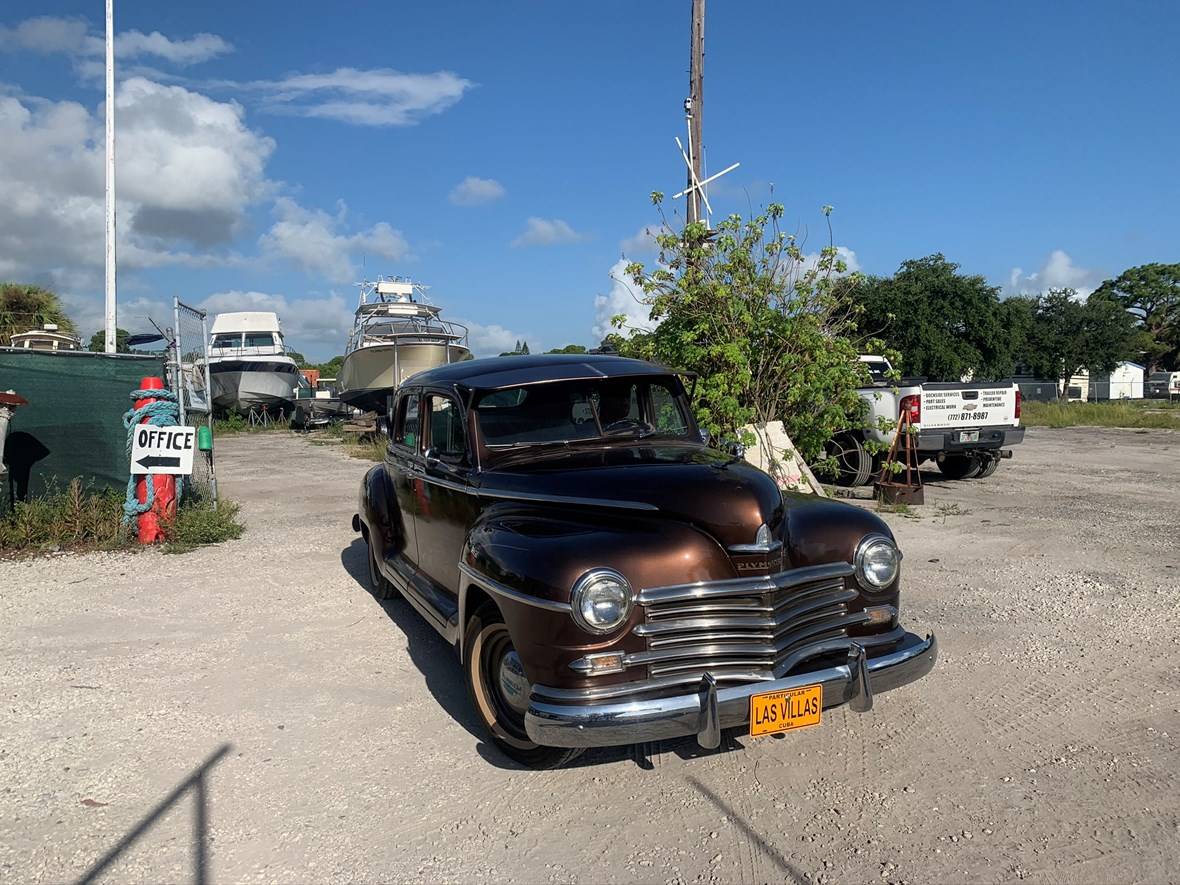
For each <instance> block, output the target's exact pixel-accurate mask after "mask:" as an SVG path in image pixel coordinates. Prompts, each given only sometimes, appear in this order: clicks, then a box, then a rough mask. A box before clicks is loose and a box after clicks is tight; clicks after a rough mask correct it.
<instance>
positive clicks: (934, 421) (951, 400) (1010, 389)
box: [921, 384, 1020, 430]
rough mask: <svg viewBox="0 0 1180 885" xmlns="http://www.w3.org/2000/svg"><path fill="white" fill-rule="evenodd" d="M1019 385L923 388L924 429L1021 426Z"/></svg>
mask: <svg viewBox="0 0 1180 885" xmlns="http://www.w3.org/2000/svg"><path fill="white" fill-rule="evenodd" d="M1019 423H1020V421H1019V420H1018V419H1017V417H1016V385H1015V384H1007V385H1002V384H1001V385H994V386H992V385H986V384H981V385H948V386H946V387H941V386H937V385H930V386H926V387H923V388H922V421H921V426H922V429H923V430H926V429H931V430H943V429H946V428H957V427H997V426H1002V425H1013V426H1015V425H1017V424H1019Z"/></svg>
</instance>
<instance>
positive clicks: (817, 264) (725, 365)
mask: <svg viewBox="0 0 1180 885" xmlns="http://www.w3.org/2000/svg"><path fill="white" fill-rule="evenodd" d="M662 199H663V197H662V195H661V194H659V193H655V194H652V201H653V202H654V203H655V204H656V205H657V206H659V205H660V203H661V202H662ZM830 211H831V209H830V207H825V208H824V214H825V215H828V213H830ZM782 215H783V207H782V206H781V205H779V204H772V205H770V206H768V207H767V208H766V210H765V211H764V212H762V213H761V214H759V215H756V216H754V217H751V218H748V219H743V218H742V217H741V216H738V215H731V216H729V217H728V218H726V219H725V220H724V221H723V222H721V223H720V224H719V225H718V227H717V228H716V229H715V230H712V231H711V230H709V229H708V228H707V227H706V226H705V225H704V224H701V223H693V224H689V225H687V226H686V227H685V228H684V229H683V231H681V232H677V231H673V230H672V229H671V228H670V227H669V225H668V224H667V222H666V221H665V223H664V225H663V228H662V230H661V231H660V233H659V234H658V236H657V238H656V242H657V244H658V246H659V250H660V254H659V260H658V262H657V263H656V264H655V265H654V266H653V267H652V268H650V269H649V268H647V267H645V266H644V265H643V264H640V263H637V262H635V263H632V264H630V265H629V266H628V267H627V275H628V277H629V278H630V279H631V281H632V282H633V283H634V284H635V287H636V290H637V292H636V294H637V297H641V300H642V301H644V302H645V303H646V304H647V305H649V306H650V318H651V319H652V320H654V321H655V322H656V323H658V325H657V326H656V327H655V329H654V331H651V332H642V331H635V330H630V331H632V333H633V334H631V335H630V337H624V336H623V335H613V336H608V339H607V342H609V343H610V344H613V345H614V346H615V347H616V348H617V349H618V350H619V351H620V352H621V353H623V354H624V355H627V356H636V357H640V358H645V359H654V360H656V361H658V362H661V363H664V364H665V365H669V366H675V367H676V368H678V369H685V370H688V371H691V372H695V373H696V374H697V376H698V381H697V385H696V398H695V402H694V409H695V412H696V415H697V420H698V423H699V424H700V425H701V427H702V428H703V429H705V430H707V431H708V432H709V433H710V435H711V438H712V439H713V440H716V441H718V442H720V441H722V440H724V439H727V438H728V439H735V438H742V436H743V431H742V428H743V427H745V426H746V425H751V424H752V425H754V426H761V425H764V424H766V423H768V422H771V421H778V420H781V421H783V422H784V423H785V425H786V429H787V432H788V433H789V434H790V436H791V439H792V441H793V442H794V444H795V446H796V447H797V448H798V449H799V451H800V452H801V453H802V454H803V456H804V457H805V458H807V459H808V460H814V459H815V458H816V457H817V456H819V455H820V453H821V452H822V451H823V449H824V446H825V444H826V443H827V442H828V441H829V440H830V439H831V438H832V436H833V435H834V434H835V433H836V432H838V431H840V430H842V429H845V428H847V427H849V426H853V425H856V424H859V423H860V422H861V421H862V420H863V415H864V403H863V402H862V400H861V399H860V397H859V396H857V393H856V388H857V386H858V385H860V384H862V383H865V382H866V381H867V375H865V373H864V369H863V368H862V367H861V366H860V364H859V363H858V362H857V359H856V356H857V342H856V341H855V340H854V335H855V333H856V326H855V322H854V316H855V308H854V306H853V305H852V302H851V300H850V294H851V292H852V290H853V288H854V286H855V284H856V282H857V278H856V277H855V276H846V271H847V268H846V266H845V265H844V263H843V261H842V260H841V259H840V256H839V254H838V252H837V250H836V248H835V247H834V245H832V244H831V241H830V227H829V244H828V245H827V246H826V247H824V248H823V249H822V250H821V252H820V254H819V256H818V260H809V259H808V257H807V256H805V255H804V254H803V250H802V249H801V248H800V245H799V244H798V243H797V242H796V240H795V238H794V237H793V236H792V235H790V234H786V233H784V232H783V231H781V230H780V229H779V221H780V219H781V218H782ZM613 322H614V325H615V326H616V328H619V329H621V330H624V331H626V318H625V317H624V316H621V315H620V316H617V317H615V318H614V320H613ZM607 342H604V343H607ZM879 345H880V342H873V344H872V346H873V347H877V346H879ZM743 441H744V442H746V443H747V444H749V443H751V442H752V441H753V440H752V439H750V438H749V436H748V435H747V436H746V438H745V439H744V440H743Z"/></svg>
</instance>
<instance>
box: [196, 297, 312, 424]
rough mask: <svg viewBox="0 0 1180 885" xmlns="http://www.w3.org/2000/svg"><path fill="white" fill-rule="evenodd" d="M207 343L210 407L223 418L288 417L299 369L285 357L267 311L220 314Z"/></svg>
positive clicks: (276, 322) (277, 329)
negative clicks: (242, 415)
mask: <svg viewBox="0 0 1180 885" xmlns="http://www.w3.org/2000/svg"><path fill="white" fill-rule="evenodd" d="M211 336H212V337H211V339H210V341H209V380H210V383H211V385H212V389H213V407H214V408H215V409H217V410H218V411H221V412H241V413H249V412H251V411H254V412H257V411H263V410H265V411H267V412H268V413H270V414H272V415H278V414H279V413H289V412H290V410H291V406H292V403H293V402H294V400H295V388H296V387H298V386H299V368H298V366H296V365H295V360H293V359H292V358H291V357H289V356H288V355H287V348H286V346H285V345H284V344H283V333H282V331H281V329H280V327H279V318H278V316H277V315H276V314H273V313H270V312H268V311H242V312H239V313H220V314H218V315H217V316H216V317H214V319H213V329H212V332H211Z"/></svg>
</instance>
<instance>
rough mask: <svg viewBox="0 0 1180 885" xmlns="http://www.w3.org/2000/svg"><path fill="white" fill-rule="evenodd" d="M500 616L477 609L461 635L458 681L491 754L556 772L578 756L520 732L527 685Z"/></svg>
mask: <svg viewBox="0 0 1180 885" xmlns="http://www.w3.org/2000/svg"><path fill="white" fill-rule="evenodd" d="M515 655H516V650H515V649H514V648H513V646H512V637H511V636H510V635H509V633H508V626H507V625H506V624H505V623H504V618H503V616H501V614H500V610H499V609H497V608H496V606H495V605H493V604H492V603H490V602H488V603H484V604H483V605H482V606H480V607H479V608H478V609H477V610H476V612H475V614H473V615H472V616H471V618H470V620H468V622H467V628H466V629H465V630H464V631H463V677H464V681H465V682H466V683H467V696H468V697H469V698H470V699H471V706H472V707H473V708H474V709H475V714H476V716H478V717H479V720H480V723H481V724H482V725H483V727H484V730H485V731H486V732H487V735H488V737H489V738H490V739H491V741H492V743H494V744H495V745H496V748H497V749H499V750H500V752H502V753H503V754H504V755H505V756H507V757H509V758H510V759H513V760H515V761H517V762H519V763H520V764H522V765H526V766H528V767H529V768H534V769H548V768H560V767H561V766H563V765H566V764H567V763H569V762H571V761H572V760H574V759H576V758H577V757H578V756H580V755H582V751H581V750H580V749H570V748H567V747H544V746H541V745H540V744H535V743H533V742H532V741H531V740H529V737H528V734H527V733H526V732H525V728H524V711H525V709H527V707H528V696H529V691H530V688H529V685H528V681H527V680H526V679H525V677H524V671H523V669H522V668H521V667H520V660H519V658H516V657H515Z"/></svg>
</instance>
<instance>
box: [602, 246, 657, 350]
mask: <svg viewBox="0 0 1180 885" xmlns="http://www.w3.org/2000/svg"><path fill="white" fill-rule="evenodd" d="M627 263H628V262H627V260H626V259H625V258H620V259H619V260H618V261H616V262H615V263H614V265H613V266H612V267H611V269H610V280H611V289H610V291H609V292H608V293H607V294H605V295H596V296H594V327H593V328H592V329H591V333H592V334H593V335H594V339H595V341H596V342H598V341H601V340H602V339H603V338H605V337H606V336H607V335H609V334H610V333H612V332H617V333H621V334H624V335H627V334H630V333H631V332H633V331H636V330H638V331H644V332H647V331H651V330H652V329H654V328H655V327H656V324H655V323H653V322H652V321H651V319H650V316H649V315H650V313H651V308H650V307H649V306H648V305H646V304H644V303H643V302H642V301H640V300H639V299H641V298H642V297H643V290H642V289H640V288H639V287H638V286H636V285H635V284H634V283H632V282H631V280H630V279H628V278H627V274H626V269H627ZM618 314H623V315H624V316H625V317H626V324H625V325H624V327H623V328H622V329H616V328H615V327H614V326H613V325H611V317H614V316H617V315H618Z"/></svg>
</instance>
